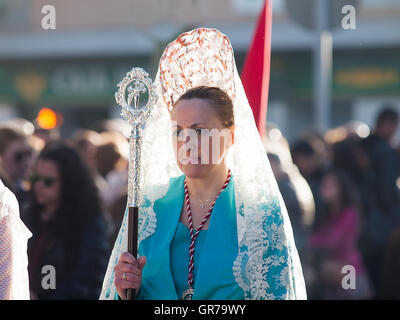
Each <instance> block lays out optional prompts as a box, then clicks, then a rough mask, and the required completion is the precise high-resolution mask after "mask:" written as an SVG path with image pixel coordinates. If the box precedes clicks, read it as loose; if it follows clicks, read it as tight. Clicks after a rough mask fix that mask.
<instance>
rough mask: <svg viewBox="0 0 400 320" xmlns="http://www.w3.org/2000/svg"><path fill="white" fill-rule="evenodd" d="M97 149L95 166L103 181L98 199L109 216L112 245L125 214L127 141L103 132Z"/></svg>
mask: <svg viewBox="0 0 400 320" xmlns="http://www.w3.org/2000/svg"><path fill="white" fill-rule="evenodd" d="M100 138H101V142H100V144H99V145H98V147H97V152H96V164H97V168H98V172H100V174H101V175H102V177H104V179H105V182H106V183H105V186H104V187H103V188H102V189H101V192H100V197H101V200H102V201H103V203H104V206H105V208H106V210H107V212H108V213H109V215H110V222H111V238H110V243H112V244H113V243H114V241H115V238H116V235H117V233H118V230H119V227H120V225H121V222H122V217H123V215H124V212H125V207H126V199H127V191H128V187H127V186H128V161H127V159H128V152H129V146H128V141H127V139H126V138H125V137H124V136H123V135H122V134H120V133H118V132H117V131H104V132H102V133H101V134H100Z"/></svg>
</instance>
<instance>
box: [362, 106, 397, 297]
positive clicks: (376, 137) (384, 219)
mask: <svg viewBox="0 0 400 320" xmlns="http://www.w3.org/2000/svg"><path fill="white" fill-rule="evenodd" d="M398 124H399V115H398V113H397V111H395V110H394V109H393V108H391V107H385V108H384V109H383V110H382V111H381V112H380V113H379V114H378V117H377V120H376V124H375V128H374V131H373V133H372V134H371V135H369V136H368V137H367V138H365V139H363V140H362V141H361V143H360V144H361V146H362V148H363V150H364V151H365V153H366V154H367V156H368V159H369V161H370V164H371V172H372V174H373V176H372V180H371V183H369V184H368V191H366V193H368V194H370V195H371V197H370V199H373V200H374V202H375V206H374V207H376V209H375V210H373V211H371V212H372V214H370V215H369V216H368V220H367V221H366V223H365V227H364V229H365V232H364V234H365V237H364V241H363V243H365V246H364V247H367V249H368V251H366V253H367V256H366V265H367V267H368V270H369V272H370V274H371V280H372V282H373V284H374V287H375V290H376V292H377V293H378V294H379V288H380V286H381V284H380V281H381V280H380V277H381V272H380V270H381V268H382V266H381V261H382V259H383V252H384V248H385V246H386V243H387V241H388V237H389V235H390V234H392V233H393V231H394V230H395V229H396V228H398V227H399V226H400V193H399V188H398V186H397V181H398V179H399V177H400V158H399V156H398V154H397V152H396V150H395V149H394V148H393V147H392V140H393V137H394V135H395V133H396V131H397V128H398Z"/></svg>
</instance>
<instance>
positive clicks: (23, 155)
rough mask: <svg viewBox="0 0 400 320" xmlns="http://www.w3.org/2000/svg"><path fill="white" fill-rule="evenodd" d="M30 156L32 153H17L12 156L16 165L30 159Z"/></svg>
mask: <svg viewBox="0 0 400 320" xmlns="http://www.w3.org/2000/svg"><path fill="white" fill-rule="evenodd" d="M31 156H32V151H31V150H29V151H19V152H16V153H15V154H14V161H15V162H16V163H20V162H22V161H23V160H25V159H26V158H30V157H31Z"/></svg>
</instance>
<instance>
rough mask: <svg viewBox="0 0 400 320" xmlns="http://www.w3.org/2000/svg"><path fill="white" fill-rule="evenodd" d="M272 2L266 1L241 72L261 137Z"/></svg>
mask: <svg viewBox="0 0 400 320" xmlns="http://www.w3.org/2000/svg"><path fill="white" fill-rule="evenodd" d="M271 28H272V1H271V0H266V1H265V4H264V8H263V10H262V11H261V14H260V16H259V18H258V22H257V28H256V32H255V34H254V37H253V41H252V43H251V46H250V50H249V52H248V53H247V56H246V60H245V63H244V67H243V70H242V75H241V78H242V83H243V87H244V90H245V92H246V96H247V99H248V100H249V104H250V106H251V108H252V110H253V115H254V119H255V121H256V125H257V129H258V132H259V133H260V135H261V136H262V135H263V133H264V129H265V122H266V117H267V104H268V88H269V72H270V60H271Z"/></svg>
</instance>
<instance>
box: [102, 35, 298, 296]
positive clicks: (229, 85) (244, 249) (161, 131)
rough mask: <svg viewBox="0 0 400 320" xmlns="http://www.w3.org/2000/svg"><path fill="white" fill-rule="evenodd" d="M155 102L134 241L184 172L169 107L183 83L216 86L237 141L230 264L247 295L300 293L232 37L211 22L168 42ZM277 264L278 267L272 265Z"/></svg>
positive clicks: (288, 230)
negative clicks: (234, 248)
mask: <svg viewBox="0 0 400 320" xmlns="http://www.w3.org/2000/svg"><path fill="white" fill-rule="evenodd" d="M154 84H155V88H156V94H157V95H158V97H159V98H158V101H157V103H156V105H155V106H154V109H153V110H152V113H151V115H150V117H149V119H148V120H147V122H146V127H145V129H144V132H143V139H142V141H143V142H142V168H143V169H142V181H143V190H144V192H143V199H142V205H141V208H140V213H139V243H140V241H142V240H143V239H145V238H146V237H149V236H150V235H151V234H152V233H154V232H155V229H156V225H157V220H156V215H155V213H154V211H153V204H154V202H155V201H156V200H157V199H159V198H161V197H163V196H164V195H165V194H166V192H167V190H168V186H169V180H170V179H171V178H172V177H176V176H180V175H182V172H181V171H180V170H179V169H178V166H177V164H176V159H175V156H174V154H173V146H172V139H171V131H170V130H171V121H170V116H169V111H170V110H171V108H172V106H173V103H174V101H176V100H177V99H178V98H179V96H180V95H182V94H183V93H184V92H185V91H186V90H187V89H189V88H192V87H196V86H199V85H206V86H217V87H220V88H221V89H223V90H224V91H225V92H227V94H228V95H229V96H230V97H231V99H232V102H233V105H234V118H235V142H234V145H233V147H232V148H231V150H230V152H229V154H228V166H229V168H230V169H231V170H232V173H233V175H234V178H235V202H236V214H237V229H238V230H237V231H238V243H239V252H238V256H237V258H236V261H235V263H234V265H233V273H234V275H235V278H236V281H237V283H238V284H239V285H240V286H241V287H242V289H243V290H244V292H245V298H246V299H305V298H306V290H305V284H304V278H303V273H302V268H301V264H300V260H299V256H298V253H297V249H296V247H295V243H294V239H293V232H292V227H291V224H290V220H289V218H288V214H287V212H286V207H285V204H284V202H283V200H282V197H281V194H280V192H279V189H278V186H277V183H276V180H275V178H274V175H273V173H272V170H271V167H270V164H269V161H268V158H267V156H266V153H265V150H264V147H263V144H262V142H261V138H260V135H259V133H258V131H257V128H256V125H255V121H254V117H253V114H252V111H251V108H250V105H249V103H248V101H247V98H246V95H245V92H244V89H243V86H242V83H241V80H240V77H239V74H238V72H237V69H236V65H235V60H234V55H233V49H232V47H231V44H230V41H229V39H228V38H227V37H226V36H225V35H223V34H222V33H220V32H219V31H217V30H215V29H206V28H199V29H195V30H192V31H190V32H186V33H183V34H182V35H180V36H179V37H178V38H177V39H176V40H175V41H173V42H171V43H170V44H169V45H168V46H167V47H166V48H165V51H164V53H163V55H162V57H161V59H160V63H159V69H158V72H157V75H156V79H155V81H154ZM126 228H127V213H126V212H125V216H124V218H123V222H122V225H121V228H120V231H119V235H118V237H117V240H116V242H115V245H114V249H113V251H112V254H111V258H110V262H109V265H108V268H107V272H106V276H105V279H104V283H103V290H102V293H101V296H100V299H113V298H114V296H115V293H116V289H115V286H114V266H115V264H116V263H117V261H118V258H119V256H120V254H121V253H122V252H125V251H126V249H127V229H126ZM277 271H279V272H277Z"/></svg>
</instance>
